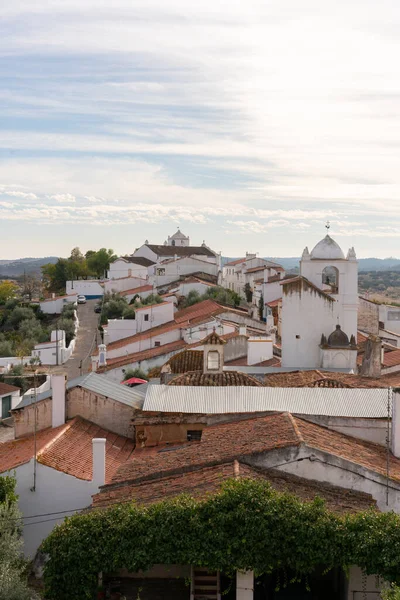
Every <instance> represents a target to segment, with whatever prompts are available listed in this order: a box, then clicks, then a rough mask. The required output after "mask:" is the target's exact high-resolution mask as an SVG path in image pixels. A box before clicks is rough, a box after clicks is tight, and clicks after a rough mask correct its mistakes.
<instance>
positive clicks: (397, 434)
mask: <svg viewBox="0 0 400 600" xmlns="http://www.w3.org/2000/svg"><path fill="white" fill-rule="evenodd" d="M388 391H389V390H388ZM391 442H392V452H393V454H394V455H395V456H396V458H400V388H396V389H394V390H393V401H392V435H391Z"/></svg>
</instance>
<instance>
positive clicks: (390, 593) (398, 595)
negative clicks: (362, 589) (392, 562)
mask: <svg viewBox="0 0 400 600" xmlns="http://www.w3.org/2000/svg"><path fill="white" fill-rule="evenodd" d="M381 597H382V600H400V587H398V586H397V585H394V584H392V585H391V586H390V587H387V588H386V589H384V590H382V592H381Z"/></svg>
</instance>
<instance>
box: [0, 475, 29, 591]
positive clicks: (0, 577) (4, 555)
mask: <svg viewBox="0 0 400 600" xmlns="http://www.w3.org/2000/svg"><path fill="white" fill-rule="evenodd" d="M15 485H16V482H15V478H14V477H11V476H6V477H4V478H0V600H35V599H38V596H37V595H36V594H35V592H33V591H32V590H30V589H29V588H28V586H27V581H26V580H27V577H26V572H27V569H26V566H27V565H26V562H25V560H24V559H23V557H22V554H21V546H22V541H21V532H20V527H19V522H20V521H19V520H20V518H21V514H20V512H19V511H18V508H17V504H16V501H17V496H16V494H15Z"/></svg>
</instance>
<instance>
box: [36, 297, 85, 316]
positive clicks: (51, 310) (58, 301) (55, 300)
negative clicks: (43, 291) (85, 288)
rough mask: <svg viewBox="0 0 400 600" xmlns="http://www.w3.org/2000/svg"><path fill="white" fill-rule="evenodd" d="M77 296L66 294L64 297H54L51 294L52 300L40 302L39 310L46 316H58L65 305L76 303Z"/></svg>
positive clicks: (47, 299)
mask: <svg viewBox="0 0 400 600" xmlns="http://www.w3.org/2000/svg"><path fill="white" fill-rule="evenodd" d="M77 298H78V295H77V294H76V293H75V294H68V295H66V296H55V295H54V294H53V297H52V298H46V300H41V301H40V302H39V305H40V310H41V311H42V312H43V313H45V314H46V315H60V314H61V313H62V311H63V308H64V306H65V305H66V304H75V303H76V301H77Z"/></svg>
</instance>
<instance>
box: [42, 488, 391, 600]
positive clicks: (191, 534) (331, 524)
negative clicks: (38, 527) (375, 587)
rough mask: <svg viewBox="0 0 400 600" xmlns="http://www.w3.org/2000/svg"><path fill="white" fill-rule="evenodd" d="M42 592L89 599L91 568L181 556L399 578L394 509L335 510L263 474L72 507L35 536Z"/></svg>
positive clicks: (212, 564)
mask: <svg viewBox="0 0 400 600" xmlns="http://www.w3.org/2000/svg"><path fill="white" fill-rule="evenodd" d="M42 551H43V552H45V553H47V554H48V555H49V561H48V562H47V564H46V568H45V584H46V593H47V597H48V598H52V600H67V599H68V600H83V599H84V598H87V599H92V598H93V597H94V592H95V589H96V584H97V575H98V573H99V572H100V571H103V572H105V573H107V572H115V571H117V570H118V569H121V568H125V569H128V570H129V571H131V572H136V571H139V570H147V569H149V568H150V567H151V566H152V565H154V564H163V563H164V564H186V565H197V566H201V567H207V568H210V569H212V570H220V571H222V572H225V573H227V574H232V573H233V572H234V571H235V570H250V569H251V570H254V571H255V572H256V574H257V575H261V574H263V573H271V572H272V571H275V570H276V569H282V568H283V569H285V568H286V569H290V570H293V571H295V572H296V573H297V574H298V576H303V577H305V576H307V575H308V574H309V573H311V572H312V571H313V570H314V569H315V568H316V567H317V566H320V565H321V564H322V565H325V566H326V568H327V569H329V568H333V567H342V568H344V569H346V568H347V567H349V566H350V565H353V564H354V565H358V566H360V567H361V568H362V569H363V570H364V571H365V572H366V573H368V574H377V575H380V576H381V577H383V578H384V579H386V580H387V581H390V582H394V583H397V584H398V583H400V517H399V516H397V515H396V514H394V513H379V512H378V511H376V510H372V509H371V510H370V511H365V512H362V513H358V514H355V515H343V516H342V515H337V514H334V513H332V512H330V511H329V510H328V509H327V508H326V506H325V503H324V502H323V501H322V500H320V499H316V500H314V501H313V502H302V501H300V500H299V499H298V498H296V497H295V496H292V495H290V494H287V493H279V492H277V491H275V490H273V489H272V488H271V486H270V485H269V484H268V483H266V482H265V481H254V480H231V481H228V482H225V483H224V484H223V485H222V486H221V491H220V492H219V493H218V494H216V495H212V496H211V495H210V496H208V497H207V498H206V499H202V500H199V499H197V500H196V499H193V498H191V497H188V496H180V497H178V498H175V499H173V500H167V501H164V502H160V503H158V504H154V505H151V506H148V507H140V506H138V505H136V504H134V503H128V504H122V505H118V506H112V507H110V508H108V509H106V510H94V511H91V512H89V513H86V514H81V515H75V516H73V517H71V518H68V519H66V521H65V522H64V523H63V524H62V525H60V526H58V527H57V528H56V529H55V530H54V531H53V532H52V533H51V535H50V536H49V537H48V538H47V540H45V542H44V543H43V545H42Z"/></svg>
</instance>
